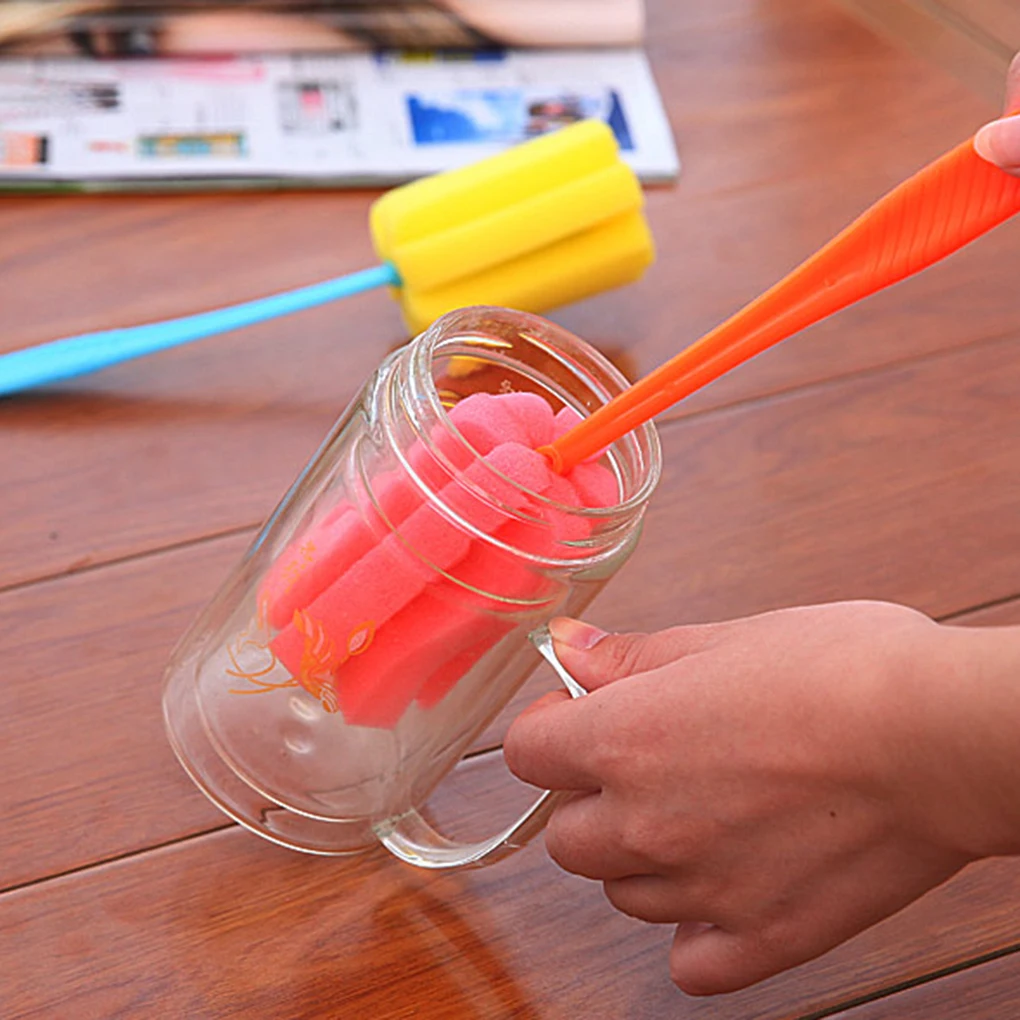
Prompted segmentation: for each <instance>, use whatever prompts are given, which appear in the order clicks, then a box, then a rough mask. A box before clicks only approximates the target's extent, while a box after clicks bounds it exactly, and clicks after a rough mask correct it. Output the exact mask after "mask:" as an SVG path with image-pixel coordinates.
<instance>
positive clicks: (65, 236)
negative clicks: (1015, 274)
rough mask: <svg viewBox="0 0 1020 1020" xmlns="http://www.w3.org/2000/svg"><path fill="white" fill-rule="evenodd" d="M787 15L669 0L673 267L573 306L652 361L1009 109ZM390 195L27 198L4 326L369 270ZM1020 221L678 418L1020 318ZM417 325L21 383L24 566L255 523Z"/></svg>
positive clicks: (336, 317)
mask: <svg viewBox="0 0 1020 1020" xmlns="http://www.w3.org/2000/svg"><path fill="white" fill-rule="evenodd" d="M768 11H769V16H768V17H764V18H763V17H762V16H761V14H760V12H759V11H758V7H757V5H756V4H753V3H751V2H750V0H727V2H726V3H725V4H722V5H719V6H718V9H717V10H716V9H715V8H713V13H712V15H711V16H708V15H706V14H705V12H701V11H698V10H697V9H696V5H695V6H694V7H691V5H672V6H670V7H669V8H667V7H666V6H665V5H659V6H658V7H657V8H656V9H654V10H653V15H652V16H653V25H652V32H651V40H652V42H651V55H652V60H653V64H654V66H655V68H656V71H657V74H658V75H659V77H660V80H661V86H662V89H663V93H664V95H665V97H666V101H667V105H668V107H669V112H670V116H671V118H672V120H673V122H674V124H675V126H676V129H677V132H678V135H679V138H680V144H681V148H682V150H683V155H684V166H685V169H684V175H683V177H682V180H681V182H680V185H679V187H678V188H677V189H676V190H675V191H670V190H657V191H655V192H653V193H652V194H650V196H649V210H650V217H651V220H652V223H653V227H654V229H655V232H656V234H657V236H658V239H659V243H660V248H661V256H660V262H659V265H658V267H657V268H656V269H655V270H654V271H653V272H652V273H651V274H650V275H649V277H648V278H647V279H646V280H645V281H643V282H642V283H641V284H639V285H637V286H635V287H632V288H628V289H627V290H626V291H623V292H619V293H614V294H610V295H604V296H602V297H600V298H598V299H595V300H593V301H590V302H587V303H585V304H584V305H581V306H578V307H576V308H572V309H566V310H563V311H562V312H560V313H557V318H559V319H560V320H561V321H562V322H564V324H566V325H567V326H569V327H570V328H572V329H574V330H575V331H576V332H578V333H579V334H580V335H582V336H585V337H587V338H588V339H590V340H591V341H592V342H594V343H596V344H597V345H598V346H600V347H601V348H602V349H603V350H605V351H606V352H607V353H608V354H610V356H611V357H613V358H614V359H616V360H617V361H618V362H619V363H620V364H621V365H622V366H623V367H624V368H625V370H626V371H627V372H628V373H629V374H630V375H631V376H636V375H639V374H644V373H645V372H647V371H648V370H649V369H650V368H651V367H653V366H654V365H656V364H658V363H660V362H661V361H662V360H664V359H665V358H666V357H668V356H669V355H670V354H672V353H674V352H675V351H676V350H677V349H678V348H679V347H681V346H683V345H684V344H686V343H688V342H690V341H692V340H693V339H695V338H696V337H697V335H699V333H701V332H702V331H704V330H706V329H708V328H710V327H711V326H713V325H715V324H716V323H717V322H718V321H719V320H721V319H722V318H724V317H725V316H727V315H728V314H730V313H731V312H732V311H734V310H736V308H738V307H739V306H740V305H741V304H743V303H745V302H746V301H748V300H749V299H751V298H752V297H753V296H754V295H755V294H756V293H758V292H759V291H760V290H762V289H763V288H765V287H767V286H768V285H770V284H771V283H773V282H774V281H775V280H776V279H778V278H779V277H780V276H782V275H783V273H785V272H786V271H787V270H788V269H789V268H791V267H792V266H793V265H794V264H795V263H797V262H799V261H800V260H801V259H803V258H804V257H806V256H807V255H808V254H810V252H811V251H812V250H813V249H814V248H815V247H816V246H817V245H819V244H821V243H822V242H824V241H825V240H827V239H828V237H829V236H831V234H832V233H834V232H835V231H836V230H838V229H839V228H840V227H842V226H843V225H844V224H845V223H846V222H847V221H848V220H849V219H851V218H852V217H853V216H855V215H856V214H857V213H858V212H860V211H861V210H862V209H863V208H864V207H865V205H867V204H868V203H869V202H871V201H872V200H874V199H875V198H877V197H878V196H879V195H880V194H881V193H882V192H883V191H884V190H886V189H887V188H888V187H890V186H891V185H893V184H894V183H896V182H897V181H898V180H900V179H901V178H902V177H903V176H904V175H905V174H907V173H908V172H910V171H912V170H913V169H915V168H916V167H918V166H919V165H921V164H922V163H923V162H925V161H926V160H928V159H930V158H931V157H933V156H935V155H937V154H938V153H940V152H941V151H943V150H944V149H946V148H948V147H949V146H950V145H951V144H953V143H954V142H956V141H957V140H958V139H959V138H961V137H964V135H966V134H967V133H968V132H970V131H971V130H973V128H974V127H975V126H976V125H977V124H978V123H979V122H980V121H982V120H983V119H985V118H986V117H987V116H989V115H990V114H991V112H992V111H991V110H990V109H987V108H986V107H985V106H984V105H983V104H982V103H981V102H980V101H979V100H977V99H976V98H973V97H970V96H968V95H967V94H966V93H965V92H964V91H963V90H961V89H960V88H959V86H958V85H957V84H956V83H955V82H953V81H952V80H951V79H950V78H948V77H946V76H944V75H942V74H940V73H939V72H938V71H936V70H934V69H930V68H926V67H925V66H924V65H923V64H920V63H919V62H917V61H915V60H913V59H912V58H909V57H906V56H904V55H903V54H902V53H900V52H899V51H897V50H895V49H893V48H892V47H887V46H884V45H881V44H879V43H878V42H877V41H876V40H874V39H873V38H872V37H871V36H869V35H868V33H867V32H866V31H865V30H863V29H861V28H859V27H857V26H855V25H854V23H853V22H852V21H850V20H849V19H847V18H846V17H845V16H844V15H843V14H842V13H841V12H839V11H837V10H835V9H833V8H831V7H829V6H828V5H812V6H811V8H810V9H808V10H802V9H800V8H797V9H796V10H795V9H794V7H792V6H791V5H790V4H789V3H788V2H787V3H778V2H774V3H771V4H770V5H769V6H768ZM820 54H824V59H822V58H821V57H820ZM879 107H881V109H882V116H881V117H876V116H875V115H874V114H875V110H876V109H877V108H879ZM834 111H838V115H836V114H835V113H834ZM836 182H838V186H837V185H836ZM371 198H372V196H371V195H369V194H367V193H360V192H354V193H344V194H288V195H217V196H189V197H182V196H177V197H165V196H164V197H158V198H152V197H147V198H146V197H123V196H122V197H94V196H91V197H89V196H83V197H67V198H60V199H46V198H7V199H4V200H3V204H2V206H0V209H2V216H3V224H4V229H3V231H0V272H2V273H3V277H4V280H5V287H4V300H3V302H2V303H0V347H3V348H12V347H19V346H24V345H26V344H29V343H34V342H38V341H41V340H44V339H46V338H52V337H55V336H60V335H65V334H68V333H73V332H78V331H84V330H89V329H96V328H100V327H103V326H111V325H126V324H129V323H132V322H138V321H144V320H149V319H152V318H158V317H161V316H167V315H173V314H183V313H186V312H192V311H197V310H200V309H202V308H208V307H213V306H216V305H218V304H223V303H228V302H230V301H237V300H242V299H246V298H251V297H254V296H257V295H260V294H264V293H268V292H271V291H273V290H278V289H283V288H286V287H290V286H294V285H297V284H301V283H307V282H311V281H313V280H317V279H322V278H325V277H328V276H332V275H335V274H337V273H340V272H343V271H346V270H349V269H355V268H360V267H362V266H364V265H368V264H370V263H371V262H372V260H373V259H372V253H371V250H370V244H369V240H368V236H367V230H366V229H365V223H366V219H367V210H368V206H369V203H370V200H371ZM341 224H342V227H341V226H340V225H341ZM1018 229H1020V227H1018ZM1018 237H1020V235H1018V233H1017V230H1015V229H1014V228H1013V227H1012V226H1008V227H1005V228H1003V229H1002V231H1001V232H1000V233H999V234H997V235H993V236H992V237H989V238H987V239H985V240H984V241H982V242H981V244H980V245H977V246H975V247H974V248H972V249H971V250H970V251H967V252H965V253H961V254H960V255H959V256H957V257H956V258H954V259H953V260H952V262H951V263H950V264H947V265H945V266H941V267H937V268H936V269H934V270H932V271H931V272H930V273H929V274H927V275H925V276H923V277H921V278H920V279H918V280H916V281H911V282H909V283H907V284H904V285H903V286H902V287H900V288H897V289H895V290H893V291H891V292H888V293H887V294H884V295H880V296H879V297H876V298H874V299H872V300H871V301H869V302H867V303H866V304H864V305H862V306H860V307H859V308H855V309H852V310H849V311H848V312H846V313H844V314H843V315H842V316H840V317H838V318H837V319H834V320H832V321H831V322H828V323H825V324H821V325H820V326H818V327H816V328H814V329H813V330H811V331H808V332H807V333H805V334H804V336H802V337H799V338H796V339H794V340H791V341H789V342H788V343H787V344H785V345H783V346H782V347H780V348H779V349H777V350H775V351H773V352H769V353H768V354H766V355H763V356H762V357H761V358H759V359H756V361H755V362H753V363H752V364H751V365H749V366H745V367H744V368H743V369H742V370H741V371H740V372H739V373H736V374H735V375H733V376H732V377H731V378H729V379H726V380H722V381H720V382H719V383H717V384H715V385H714V386H713V387H711V388H710V389H709V390H708V391H706V392H705V393H704V394H701V395H699V396H698V397H696V398H695V399H694V400H692V401H691V402H690V403H689V404H688V405H685V407H684V408H683V409H680V411H678V413H687V412H691V411H695V410H699V409H704V408H708V407H714V406H719V405H721V404H730V403H734V402H737V401H740V400H744V399H748V398H752V397H757V396H761V395H762V394H766V393H774V392H778V391H783V390H789V389H791V388H793V387H797V386H800V385H804V384H806V383H813V382H817V381H819V380H824V379H828V378H833V377H836V376H839V375H843V374H847V373H853V372H857V371H861V370H866V369H870V368H873V367H875V366H877V365H884V364H890V363H895V362H897V361H904V360H908V359H910V358H912V357H915V356H917V355H919V354H923V353H925V352H931V351H937V350H943V349H947V348H951V347H955V346H958V345H963V344H967V343H971V342H973V341H974V340H978V339H982V338H986V337H989V336H995V335H1000V334H1003V333H1006V332H1009V331H1013V330H1016V331H1020V310H1018V309H1017V307H1016V304H1015V302H1014V301H1013V300H1012V290H1011V282H1012V275H1011V274H1012V260H1011V258H1010V256H1009V252H1010V251H1011V250H1012V249H1013V248H1015V245H1016V240H1017V238H1018ZM402 339H403V331H402V329H401V326H400V323H399V320H398V317H397V314H396V311H395V309H394V308H393V307H392V306H391V303H390V302H389V301H388V300H387V299H386V298H385V297H384V296H383V295H364V296H362V297H361V298H358V299H355V300H353V301H350V302H346V303H344V304H343V305H342V306H340V305H338V306H336V307H334V308H325V309H319V310H316V311H312V312H307V313H304V314H302V315H299V316H296V317H293V318H291V319H289V320H285V321H283V322H280V323H275V324H266V325H263V326H260V327H257V328H253V329H250V330H246V331H244V332H242V333H239V334H232V335H229V336H224V337H219V338H215V339H211V340H209V341H205V342H203V343H201V344H199V345H196V346H193V347H189V348H186V349H181V350H176V351H172V352H165V353H163V354H160V355H158V356H155V357H153V358H150V359H146V360H144V361H142V362H138V363H133V364H129V365H124V366H120V367H117V368H114V369H110V370H108V371H106V372H103V373H99V374H97V375H94V376H91V377H88V378H86V379H83V380H79V381H76V382H69V383H66V384H62V385H60V386H57V387H54V388H52V389H50V390H48V391H46V392H44V393H40V394H35V395H31V396H24V397H20V398H16V399H12V400H5V401H3V402H0V433H2V434H3V437H4V442H3V443H2V444H0V476H2V477H3V478H4V479H5V480H6V481H7V482H8V484H7V485H6V486H5V491H4V493H3V496H2V498H0V587H3V586H8V585H11V584H19V583H24V582H26V581H28V580H31V579H33V578H40V577H46V576H53V575H55V574H59V573H61V572H65V571H68V570H73V569H77V568H80V567H81V566H83V565H89V564H93V565H94V564H98V563H102V562H108V561H112V560H117V559H121V558H124V557H127V556H131V555H135V554H137V553H138V552H141V551H145V550H148V549H152V548H158V547H166V546H171V545H174V544H177V543H180V542H184V541H189V540H191V539H193V538H196V537H201V536H208V535H214V534H219V533H222V532H225V531H230V530H234V529H237V528H240V527H250V526H253V525H254V524H256V523H257V522H258V521H259V520H261V519H262V518H263V517H264V516H265V515H266V514H267V513H268V511H269V510H270V509H271V508H272V506H273V504H274V503H275V501H276V500H277V499H278V498H279V496H280V494H281V493H282V492H283V491H284V490H285V489H286V487H287V486H288V484H289V483H290V481H291V479H292V478H293V477H294V476H295V474H296V473H297V472H298V470H299V469H300V467H301V466H302V464H303V463H304V461H305V459H306V458H307V457H308V456H309V455H310V454H311V452H312V451H313V450H314V449H315V447H316V446H317V445H318V443H319V441H320V439H321V438H322V436H323V435H324V434H325V432H326V431H327V429H328V427H329V425H330V424H331V422H332V421H333V419H334V418H335V417H336V415H337V414H338V413H339V411H340V410H341V409H342V407H343V406H344V405H345V404H346V403H347V401H348V400H349V399H350V397H351V396H352V395H353V393H354V392H356V390H357V388H358V387H359V386H360V385H361V383H362V381H363V380H364V379H365V378H366V377H367V376H368V375H369V373H370V372H371V371H372V369H373V368H374V367H375V365H376V364H377V363H378V361H379V360H380V358H381V357H382V356H383V354H384V353H385V352H386V351H388V350H389V349H391V348H392V347H393V346H394V345H395V344H397V343H399V342H400V341H401V340H402ZM58 422H59V424H57V423H58ZM94 519H95V520H102V521H103V522H105V527H94V526H93V525H92V524H91V521H92V520H94Z"/></svg>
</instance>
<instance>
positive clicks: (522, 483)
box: [272, 443, 553, 722]
mask: <svg viewBox="0 0 1020 1020" xmlns="http://www.w3.org/2000/svg"><path fill="white" fill-rule="evenodd" d="M500 476H503V477H500ZM464 477H465V481H466V482H467V483H468V485H473V486H477V487H478V488H479V489H480V490H481V492H480V493H479V492H477V491H472V490H471V489H469V488H468V487H466V486H465V485H462V484H460V483H458V482H454V483H451V484H450V485H448V486H446V487H445V488H444V489H443V490H442V492H441V493H440V500H441V502H442V503H443V504H444V505H445V506H447V507H450V508H451V509H452V510H453V511H454V512H455V513H456V514H458V516H460V517H461V519H462V520H463V521H465V522H467V523H468V524H469V525H470V526H471V527H473V528H476V529H477V530H479V531H481V532H484V533H492V532H493V531H495V530H496V528H497V527H499V525H500V524H503V523H505V522H506V521H507V520H508V519H509V511H512V510H514V509H519V508H521V507H522V506H524V505H525V503H527V502H528V497H527V495H526V493H525V492H524V491H522V490H531V491H532V492H534V491H539V492H540V491H541V490H542V488H543V487H544V486H545V485H546V484H548V482H549V481H550V480H551V479H552V477H553V475H552V472H551V470H550V468H549V465H548V462H547V461H546V460H545V458H544V457H543V456H542V455H541V454H538V453H536V452H535V451H534V450H532V449H531V448H530V447H526V446H523V445H521V444H519V443H503V444H501V445H500V446H498V447H496V448H495V449H494V450H493V451H492V452H491V453H490V454H489V455H488V456H487V457H486V458H485V459H484V460H481V461H476V462H475V463H474V464H472V465H471V467H469V468H468V469H467V471H466V472H465V476H464ZM504 478H505V479H507V480H504ZM499 504H503V505H504V507H505V509H504V508H501V507H500V506H499ZM342 520H343V518H341V521H342ZM470 546H471V538H470V533H469V532H468V531H467V530H465V529H464V528H462V527H460V526H458V525H456V524H454V523H453V522H451V521H450V520H448V519H447V518H446V517H444V516H442V515H441V514H440V513H439V512H438V511H436V510H435V509H433V507H431V506H428V505H424V506H422V507H420V508H419V509H418V510H416V511H414V513H412V514H411V515H410V516H409V517H408V518H407V519H406V521H405V522H404V524H403V525H402V526H401V527H400V529H399V531H398V532H395V533H393V534H390V535H389V536H388V537H386V538H385V539H383V540H382V541H381V542H379V543H378V544H377V545H376V546H375V547H374V548H372V549H370V551H368V552H367V553H366V554H365V555H364V556H362V557H361V558H360V559H359V560H358V561H357V562H355V563H354V564H353V565H352V566H351V567H349V568H348V569H347V570H346V571H345V572H344V573H343V574H342V575H341V576H340V577H338V578H337V579H336V580H335V581H333V583H332V584H330V585H329V587H327V588H326V590H325V591H323V592H322V594H320V595H319V596H318V597H317V598H315V599H314V601H312V603H311V604H310V605H308V606H307V607H306V608H304V609H297V610H295V612H294V614H293V620H292V621H291V623H289V624H288V625H287V626H286V627H285V628H284V629H283V630H282V631H281V632H280V634H279V635H278V636H277V637H276V638H275V639H274V641H273V642H272V648H273V651H274V653H275V654H276V656H277V658H278V659H279V660H280V661H281V662H282V663H283V665H284V666H285V667H286V668H287V669H288V670H289V671H290V672H291V674H292V675H293V676H295V677H297V678H298V680H299V681H300V682H301V683H302V684H303V685H304V686H306V687H307V688H308V689H309V690H311V691H312V692H313V693H315V694H318V695H320V696H325V697H326V698H327V699H328V692H327V691H326V690H325V689H324V688H326V687H330V686H331V677H332V674H333V673H335V671H336V670H337V669H338V668H339V667H340V666H341V665H342V664H343V663H344V662H346V661H347V660H348V659H349V658H351V657H352V656H356V655H362V654H365V653H366V652H367V651H368V646H369V645H370V644H371V643H372V642H373V640H374V637H375V634H376V633H377V631H378V630H379V628H381V627H382V626H383V624H385V623H386V622H387V621H388V620H390V619H391V618H392V617H393V616H395V615H396V614H397V613H398V612H399V611H400V610H401V609H402V608H403V607H404V606H406V605H407V604H408V603H409V602H410V601H411V600H412V599H414V598H415V597H416V596H417V595H418V594H420V592H421V591H422V590H423V589H424V588H425V585H426V584H427V583H428V582H429V581H430V580H431V579H433V578H434V577H435V572H436V570H437V569H438V570H440V571H445V570H449V569H451V568H452V567H453V566H455V565H456V564H457V563H458V562H459V561H460V560H461V559H463V558H464V557H465V556H466V555H467V553H468V550H469V548H470ZM372 658H374V656H373V657H372ZM413 696H414V690H411V691H410V693H409V695H408V696H407V699H406V700H407V701H410V699H411V698H413ZM350 721H352V722H355V721H356V720H354V719H351V720H350Z"/></svg>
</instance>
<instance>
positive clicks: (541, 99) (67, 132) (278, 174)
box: [0, 48, 679, 190]
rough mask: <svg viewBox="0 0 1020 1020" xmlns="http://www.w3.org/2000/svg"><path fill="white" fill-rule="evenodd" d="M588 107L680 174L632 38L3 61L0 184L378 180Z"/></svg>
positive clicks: (472, 154) (428, 166)
mask: <svg viewBox="0 0 1020 1020" xmlns="http://www.w3.org/2000/svg"><path fill="white" fill-rule="evenodd" d="M589 117H597V118H600V119H602V120H604V121H606V122H607V123H608V124H609V125H610V126H611V127H612V128H613V131H614V132H615V134H616V138H617V140H618V142H619V144H620V148H621V151H622V154H623V157H624V159H625V160H626V161H627V162H628V163H629V164H630V165H631V166H632V167H633V168H634V170H635V171H636V172H637V174H638V175H639V176H640V177H641V179H642V180H644V181H646V182H661V181H669V180H672V179H673V178H675V177H676V175H677V173H678V171H679V163H678V159H677V153H676V148H675V145H674V142H673V137H672V133H671V130H670V126H669V122H668V120H667V117H666V114H665V111H664V109H663V106H662V102H661V100H660V97H659V93H658V90H657V88H656V85H655V82H654V79H653V77H652V73H651V69H650V67H649V64H648V61H647V58H646V56H645V54H644V52H643V51H642V50H641V49H637V48H622V49H603V50H598V51H590V50H481V51H473V52H472V51H464V52H457V53H453V52H450V53H446V52H439V53H432V54H422V53H406V52H380V53H363V52H362V53H358V52H355V53H300V54H265V55H263V54H249V55H243V54H242V55H237V56H228V57H199V58H166V59H151V60H133V59H121V60H95V59H88V58H80V57H79V58H57V57H53V58H42V57H18V58H8V59H6V60H3V61H0V189H6V190H12V189H18V190H25V189H34V190H38V189H57V188H65V189H66V188H76V189H90V190H110V189H116V190H124V189H129V188H136V189H138V188H143V189H145V190H166V189H179V188H203V189H208V188H210V187H232V188H236V187H267V186H272V187H286V186H291V187H309V186H321V187H336V186H357V185H389V184H396V183H400V182H403V181H406V180H409V179H412V178H415V177H419V176H422V175H424V174H430V173H435V172H439V171H442V170H447V169H451V168H453V167H457V166H460V165H463V164H465V163H468V162H471V161H474V160H476V159H479V158H481V157H483V156H487V155H491V154H493V153H495V152H499V151H501V150H502V149H505V148H506V147H508V146H510V145H513V144H515V143H517V142H520V141H524V140H525V139H528V138H532V137H535V136H536V135H540V134H544V133H545V132H548V131H553V130H556V129H557V128H559V127H562V126H564V125H566V124H570V123H573V122H574V121H577V120H581V119H584V118H589Z"/></svg>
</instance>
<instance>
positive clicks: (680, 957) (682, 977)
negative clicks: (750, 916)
mask: <svg viewBox="0 0 1020 1020" xmlns="http://www.w3.org/2000/svg"><path fill="white" fill-rule="evenodd" d="M799 962H801V961H800V960H796V959H781V958H780V957H779V956H778V955H777V954H776V953H775V952H769V951H767V950H765V949H764V948H763V947H762V946H760V945H758V944H757V940H755V939H754V937H753V936H749V935H734V934H731V933H730V932H727V931H723V930H722V929H721V928H716V927H715V926H714V925H710V924H696V923H687V924H681V925H678V926H677V929H676V934H675V935H674V936H673V945H672V948H671V949H670V953H669V974H670V977H671V978H672V980H673V984H675V985H676V986H677V988H679V989H680V990H681V991H683V992H686V993H687V994H688V995H722V994H726V993H729V992H736V991H739V990H740V989H741V988H746V987H747V986H748V985H753V984H756V983H757V982H759V981H764V980H765V979H766V978H769V977H772V976H773V975H774V974H777V973H779V971H781V970H785V969H786V968H787V967H792V966H793V965H794V964H796V963H799Z"/></svg>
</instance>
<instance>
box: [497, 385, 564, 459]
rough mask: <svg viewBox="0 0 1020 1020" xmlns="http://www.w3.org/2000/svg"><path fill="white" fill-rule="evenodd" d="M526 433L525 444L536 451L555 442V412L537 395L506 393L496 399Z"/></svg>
mask: <svg viewBox="0 0 1020 1020" xmlns="http://www.w3.org/2000/svg"><path fill="white" fill-rule="evenodd" d="M496 399H497V400H499V401H500V402H501V404H502V405H503V406H504V407H505V408H506V409H507V411H508V412H509V414H510V415H512V416H513V417H514V418H516V419H517V422H518V423H519V425H520V426H521V428H522V429H523V431H524V435H525V439H524V442H525V443H526V444H527V445H528V446H531V447H534V448H535V449H536V450H537V449H538V448H539V447H540V446H545V445H546V444H547V443H551V442H552V441H553V427H554V423H553V410H552V408H551V407H550V406H549V402H548V401H547V400H546V399H545V398H544V397H540V396H539V395H538V394H537V393H504V394H501V395H500V396H499V397H497V398H496Z"/></svg>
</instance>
